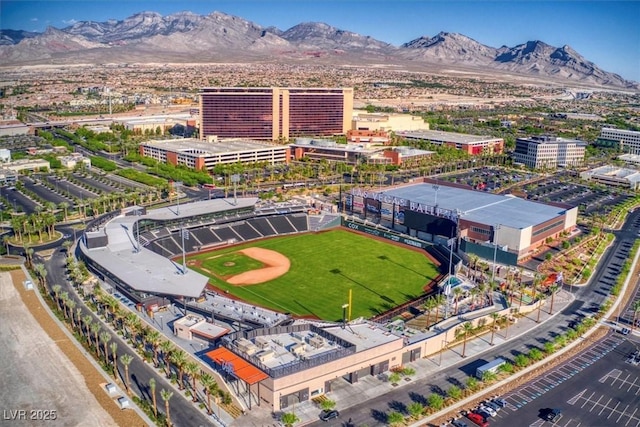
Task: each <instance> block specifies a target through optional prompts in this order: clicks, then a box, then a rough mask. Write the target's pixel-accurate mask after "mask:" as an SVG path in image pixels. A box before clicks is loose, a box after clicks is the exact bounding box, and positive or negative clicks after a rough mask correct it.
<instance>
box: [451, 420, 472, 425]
mask: <svg viewBox="0 0 640 427" xmlns="http://www.w3.org/2000/svg"><path fill="white" fill-rule="evenodd" d="M451 425H452V426H454V427H468V426H467V423H465V422H464V421H462V420H453V421H451Z"/></svg>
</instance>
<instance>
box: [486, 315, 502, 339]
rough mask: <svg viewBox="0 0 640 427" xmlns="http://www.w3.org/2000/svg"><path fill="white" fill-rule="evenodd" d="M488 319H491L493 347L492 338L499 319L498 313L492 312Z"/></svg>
mask: <svg viewBox="0 0 640 427" xmlns="http://www.w3.org/2000/svg"><path fill="white" fill-rule="evenodd" d="M489 317H491V319H492V320H493V324H492V325H491V343H490V344H491V345H493V337H494V335H495V334H496V329H497V327H498V319H500V317H501V316H500V313H498V312H495V311H494V312H493V313H491V314H490V315H489Z"/></svg>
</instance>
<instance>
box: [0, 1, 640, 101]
mask: <svg viewBox="0 0 640 427" xmlns="http://www.w3.org/2000/svg"><path fill="white" fill-rule="evenodd" d="M302 61H304V62H305V63H310V64H325V65H338V66H339V65H360V66H362V65H375V66H388V67H396V68H397V67H403V68H407V69H412V70H415V71H420V70H422V71H433V70H435V69H438V70H440V71H444V72H446V71H451V70H454V71H455V70H463V71H465V70H466V71H468V72H470V73H472V72H475V73H484V74H489V73H490V74H492V75H496V76H500V75H504V76H511V77H512V78H513V76H518V75H520V76H527V77H535V78H539V79H542V80H545V79H546V80H551V81H564V82H565V83H576V84H578V83H579V84H582V85H591V86H605V87H612V88H626V89H634V90H637V89H640V84H639V83H637V82H633V81H629V80H625V79H624V78H622V77H621V76H620V75H618V74H615V73H611V72H607V71H604V70H602V69H601V68H599V67H598V66H597V65H596V64H594V63H593V62H591V61H588V60H587V59H585V58H584V57H583V56H581V55H580V54H579V53H578V52H576V51H575V50H573V49H572V48H571V47H569V46H562V47H554V46H550V45H548V44H546V43H544V42H542V41H538V40H536V41H527V42H525V43H523V44H520V45H517V46H514V47H508V46H502V47H499V48H494V47H490V46H486V45H483V44H481V43H479V42H477V41H475V40H473V39H471V38H469V37H467V36H464V35H462V34H457V33H446V32H441V33H439V34H437V35H435V36H434V37H427V36H423V37H420V38H418V39H415V40H411V41H409V42H407V43H404V44H402V45H401V46H394V45H391V44H389V43H386V42H383V41H380V40H376V39H374V38H372V37H368V36H363V35H360V34H357V33H354V32H351V31H346V30H342V29H338V28H335V27H332V26H330V25H327V24H324V23H317V22H306V23H300V24H298V25H296V26H294V27H291V28H289V29H288V30H286V31H282V30H280V29H278V28H274V27H262V26H260V25H258V24H255V23H253V22H250V21H247V20H245V19H242V18H240V17H237V16H232V15H227V14H224V13H221V12H212V13H211V14H208V15H198V14H195V13H192V12H180V13H175V14H172V15H167V16H162V15H160V14H158V13H155V12H141V13H137V14H135V15H132V16H130V17H128V18H126V19H124V20H120V21H118V20H108V21H105V22H93V21H81V22H77V23H75V24H73V25H71V26H68V27H66V28H61V29H58V28H54V27H49V28H47V29H46V30H45V31H44V32H43V33H37V32H27V31H21V30H0V63H2V64H3V65H5V66H7V65H38V64H72V63H79V64H86V63H180V62H182V63H222V62H224V63H234V62H235V63H250V62H262V63H268V62H273V63H299V62H302Z"/></svg>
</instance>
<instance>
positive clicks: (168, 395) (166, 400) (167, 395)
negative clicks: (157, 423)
mask: <svg viewBox="0 0 640 427" xmlns="http://www.w3.org/2000/svg"><path fill="white" fill-rule="evenodd" d="M171 396H173V392H172V391H169V390H165V389H162V390H161V391H160V397H162V400H164V411H165V415H166V416H167V427H171V425H172V423H171V413H170V412H169V400H170V399H171Z"/></svg>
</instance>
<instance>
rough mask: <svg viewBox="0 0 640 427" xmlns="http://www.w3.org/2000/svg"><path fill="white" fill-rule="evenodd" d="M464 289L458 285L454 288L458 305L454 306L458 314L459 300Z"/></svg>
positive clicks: (454, 295)
mask: <svg viewBox="0 0 640 427" xmlns="http://www.w3.org/2000/svg"><path fill="white" fill-rule="evenodd" d="M463 292H464V291H463V290H462V288H461V287H460V286H456V287H455V288H453V299H454V300H455V302H456V306H455V308H454V313H455V315H456V316H457V315H458V301H459V300H460V296H462V294H463Z"/></svg>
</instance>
